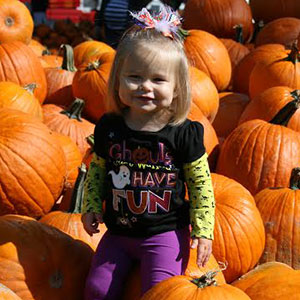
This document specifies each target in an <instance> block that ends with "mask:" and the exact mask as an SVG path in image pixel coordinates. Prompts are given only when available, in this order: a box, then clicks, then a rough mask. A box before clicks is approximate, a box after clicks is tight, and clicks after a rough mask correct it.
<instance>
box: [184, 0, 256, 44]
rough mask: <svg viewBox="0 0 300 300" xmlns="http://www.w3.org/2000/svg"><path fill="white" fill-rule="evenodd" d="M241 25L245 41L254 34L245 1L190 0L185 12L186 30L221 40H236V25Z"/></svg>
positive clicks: (249, 12) (250, 16)
mask: <svg viewBox="0 0 300 300" xmlns="http://www.w3.org/2000/svg"><path fill="white" fill-rule="evenodd" d="M239 24H240V25H241V26H242V27H243V31H244V38H245V40H249V39H250V38H251V36H252V33H253V24H252V14H251V9H250V7H249V5H248V4H247V3H246V1H245V0H189V1H187V3H186V7H185V10H184V23H183V26H184V28H186V29H201V30H205V31H207V32H210V33H212V34H213V35H215V36H217V37H219V38H231V39H234V38H235V30H234V26H235V25H239Z"/></svg>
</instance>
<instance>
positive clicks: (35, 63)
mask: <svg viewBox="0 0 300 300" xmlns="http://www.w3.org/2000/svg"><path fill="white" fill-rule="evenodd" d="M13 2H15V1H13ZM17 2H18V1H17ZM0 81H11V82H14V83H17V84H19V85H20V86H25V85H27V84H31V83H35V84H36V89H35V90H34V95H35V96H36V97H37V98H38V99H39V101H40V103H42V102H43V101H44V99H45V97H46V93H47V82H46V76H45V72H44V69H43V67H42V65H41V63H40V61H39V58H38V57H37V56H36V55H35V53H34V52H33V50H31V48H30V47H29V46H26V45H25V44H24V43H22V42H19V41H13V42H8V43H1V44H0Z"/></svg>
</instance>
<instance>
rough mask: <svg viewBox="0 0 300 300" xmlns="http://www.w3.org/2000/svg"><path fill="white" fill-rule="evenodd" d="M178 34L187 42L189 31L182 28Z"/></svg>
mask: <svg viewBox="0 0 300 300" xmlns="http://www.w3.org/2000/svg"><path fill="white" fill-rule="evenodd" d="M177 34H178V35H179V36H180V38H182V39H183V40H185V39H186V38H187V37H188V36H189V35H190V33H189V31H188V30H185V29H183V28H182V27H179V28H178V30H177Z"/></svg>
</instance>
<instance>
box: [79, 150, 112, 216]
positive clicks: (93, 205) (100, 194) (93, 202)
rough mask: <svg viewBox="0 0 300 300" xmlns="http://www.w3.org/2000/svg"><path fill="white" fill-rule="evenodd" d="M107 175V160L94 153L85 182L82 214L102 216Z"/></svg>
mask: <svg viewBox="0 0 300 300" xmlns="http://www.w3.org/2000/svg"><path fill="white" fill-rule="evenodd" d="M105 175H106V168H105V159H104V158H102V157H100V156H97V154H95V153H94V154H93V158H92V161H91V163H90V166H89V170H88V172H87V176H86V179H85V182H84V194H83V204H82V214H84V213H88V212H93V213H100V214H102V212H103V211H102V204H103V200H104V180H105Z"/></svg>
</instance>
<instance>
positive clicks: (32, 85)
mask: <svg viewBox="0 0 300 300" xmlns="http://www.w3.org/2000/svg"><path fill="white" fill-rule="evenodd" d="M36 87H37V85H36V83H29V84H26V85H25V86H24V89H25V90H26V91H27V92H29V93H31V94H32V95H33V93H34V90H35V89H36Z"/></svg>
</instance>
